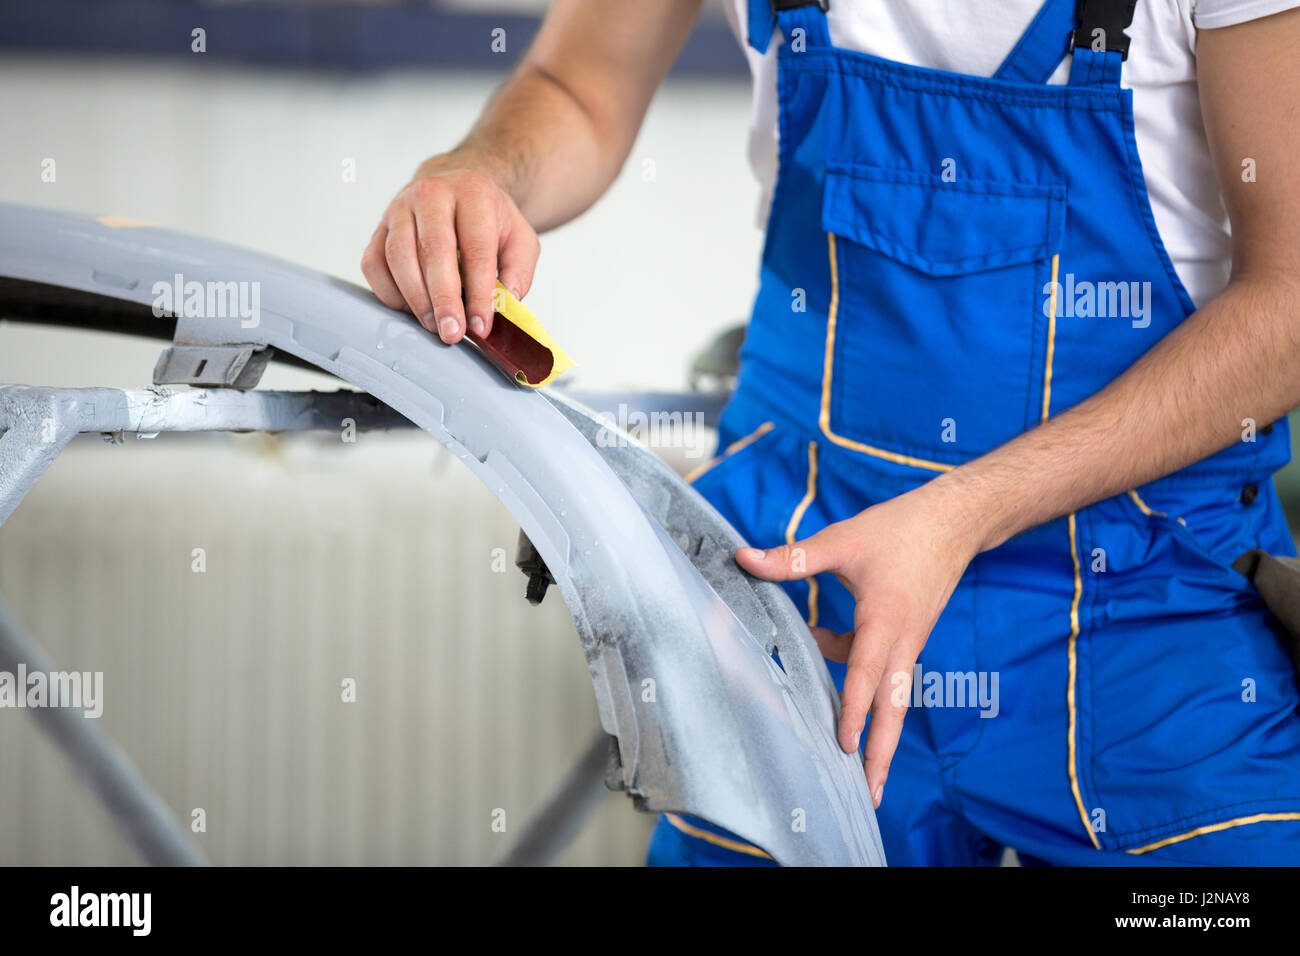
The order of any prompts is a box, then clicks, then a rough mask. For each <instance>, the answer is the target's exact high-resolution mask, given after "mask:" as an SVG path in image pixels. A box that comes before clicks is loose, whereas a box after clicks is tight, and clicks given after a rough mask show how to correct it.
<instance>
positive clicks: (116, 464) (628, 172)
mask: <svg viewBox="0 0 1300 956" xmlns="http://www.w3.org/2000/svg"><path fill="white" fill-rule="evenodd" d="M543 7H544V4H543V3H542V2H540V0H511V2H505V0H473V2H472V3H469V2H462V3H456V4H441V5H433V4H429V3H421V4H364V5H356V4H346V3H326V4H320V3H306V4H280V3H274V2H271V3H267V2H258V3H222V4H217V5H206V4H201V3H193V2H167V0H129V2H122V0H86V2H73V0H49V2H42V3H39V4H4V5H3V6H2V7H0V23H3V24H4V26H3V28H0V130H3V132H2V133H0V201H6V202H18V203H26V204H32V205H39V206H47V207H53V208H58V209H66V210H73V211H81V212H94V213H100V214H115V215H123V216H130V217H133V218H137V219H143V220H147V221H150V222H154V223H157V224H160V225H163V226H167V227H172V228H176V229H180V230H184V231H187V232H192V233H196V234H200V235H205V236H211V237H215V238H220V239H224V240H227V241H230V242H234V243H238V244H240V245H244V246H248V247H251V248H254V249H259V250H262V251H265V252H268V253H272V254H274V255H279V256H283V257H285V258H287V259H290V260H293V261H295V262H299V263H302V264H304V265H307V266H311V267H313V268H316V269H320V270H323V271H325V272H328V273H332V274H334V275H338V276H341V277H344V278H347V279H351V280H353V281H356V282H362V281H363V280H362V276H361V273H360V269H359V267H358V262H359V259H360V256H361V251H362V249H363V247H364V245H365V243H366V241H367V240H368V238H369V236H370V233H371V231H372V230H373V229H374V227H375V225H376V223H377V221H378V217H379V215H380V213H381V212H382V211H383V209H384V207H385V205H386V204H387V203H388V201H389V199H390V198H391V197H392V195H393V194H394V193H395V192H396V191H397V190H398V189H399V188H400V187H401V186H402V185H403V184H404V183H405V182H406V181H407V180H408V179H409V177H410V175H411V173H412V171H413V170H414V168H415V166H416V164H417V163H419V162H420V161H421V160H422V159H424V158H425V157H427V156H429V155H431V154H433V153H436V152H439V151H442V150H444V149H447V148H449V147H451V146H452V145H454V144H455V142H456V141H457V140H458V138H459V137H460V136H461V135H462V134H463V133H464V132H465V131H466V129H467V128H468V126H469V124H470V123H471V121H472V120H473V118H474V117H475V115H476V114H477V113H478V111H479V109H480V108H481V107H482V105H483V104H484V102H485V101H486V100H487V98H488V97H489V95H490V94H491V92H492V91H493V89H494V88H495V87H496V85H497V84H499V83H500V82H501V80H502V79H503V78H504V77H505V76H506V75H507V73H508V71H509V69H510V66H511V65H512V64H513V63H514V62H516V61H517V59H518V57H519V54H521V53H522V51H523V49H524V48H525V47H526V44H527V40H528V38H530V37H531V35H532V32H533V31H535V29H536V22H537V18H538V16H539V15H540V14H541V12H542V10H543ZM195 27H204V28H205V30H206V47H207V52H206V53H202V54H199V53H193V52H191V30H192V29H193V28H195ZM498 28H501V29H504V30H505V31H506V34H505V36H506V41H507V52H506V53H505V54H498V53H493V52H492V50H491V42H492V39H493V34H492V31H493V30H495V29H498ZM748 116H749V91H748V85H747V76H746V75H745V73H744V65H743V59H742V58H741V55H740V53H739V52H738V51H737V50H736V49H735V46H734V41H732V39H731V38H730V36H729V34H728V33H727V31H726V26H725V24H724V23H723V22H722V19H721V17H720V15H719V11H718V10H716V9H710V10H709V11H708V13H707V15H706V17H705V19H704V20H703V21H702V22H701V24H700V26H699V28H698V30H697V34H696V36H695V37H693V39H692V43H691V46H690V47H689V48H688V50H687V51H686V53H685V54H684V55H683V58H682V61H681V62H680V63H679V66H678V68H677V69H676V70H675V71H674V74H673V75H672V77H671V78H670V80H669V81H668V83H667V84H666V86H665V87H664V89H663V90H662V92H661V93H660V95H659V96H658V97H657V98H656V100H655V102H654V104H653V105H652V106H651V109H650V114H649V116H648V118H647V120H646V124H645V127H644V130H643V132H642V135H641V137H640V139H639V140H638V142H637V144H636V147H635V148H634V150H633V152H632V155H631V158H630V159H629V161H628V164H627V167H626V168H625V170H624V172H623V174H622V176H621V177H620V178H619V180H618V181H617V183H615V185H614V187H613V188H612V189H611V191H610V193H609V195H608V197H607V198H606V199H605V201H604V202H603V203H602V204H601V205H600V206H598V207H597V208H596V209H595V210H593V211H592V212H591V213H590V214H589V215H588V216H586V217H584V218H582V219H581V220H579V221H578V222H576V223H573V224H571V225H569V226H566V227H564V228H563V229H560V230H558V231H557V232H555V233H553V234H551V235H548V236H546V237H544V238H543V252H542V259H541V262H540V265H539V269H538V272H537V280H536V284H535V286H534V288H533V291H532V292H531V293H530V295H529V297H528V301H529V303H530V305H531V306H532V308H533V309H534V311H536V312H537V313H538V314H539V316H541V317H542V319H543V321H545V322H546V323H547V325H548V327H549V329H550V330H551V331H552V332H553V333H554V334H555V336H556V338H557V339H558V340H559V341H561V342H562V343H564V345H565V346H566V348H567V349H568V351H569V352H570V353H571V354H572V355H573V356H574V358H575V359H576V360H577V361H578V362H579V363H580V367H579V368H578V369H577V370H576V372H575V373H573V379H574V381H575V383H576V384H579V385H581V386H583V387H588V388H604V387H618V386H644V387H663V388H676V387H680V386H682V385H683V384H684V380H685V366H686V363H687V360H688V358H689V357H690V355H691V354H692V353H693V351H694V350H695V349H697V348H698V347H699V346H700V345H702V344H703V343H704V342H705V341H707V340H708V339H709V338H710V337H711V336H712V335H713V334H715V333H716V332H717V331H720V330H721V329H723V328H725V327H726V326H728V325H731V324H734V323H735V322H736V321H738V320H740V319H741V318H742V317H743V316H744V315H745V313H746V312H747V310H748V307H749V300H750V297H751V296H752V293H753V289H754V284H755V276H756V263H757V255H758V251H759V247H760V242H761V235H760V233H759V231H758V229H757V228H756V224H755V207H756V203H757V189H756V187H755V186H754V185H753V183H752V180H751V178H750V177H749V174H748V170H747V168H746V165H745V147H746V135H747V125H748ZM46 159H53V160H54V161H55V170H56V175H55V180H54V181H53V182H43V181H42V176H41V172H42V163H43V161H44V160H46ZM347 169H354V170H355V180H351V179H349V178H348V177H346V176H345V175H344V173H345V170H347ZM158 351H159V345H158V344H157V343H154V342H145V341H135V340H130V339H125V338H115V337H112V336H106V335H104V336H97V335H93V334H86V333H80V332H60V331H52V330H48V329H41V328H37V327H32V326H24V325H20V324H16V323H3V322H0V382H5V383H23V384H49V385H120V386H140V385H143V384H146V383H147V382H148V381H149V379H150V373H151V371H152V368H153V364H154V361H155V359H156V358H157V354H158ZM263 384H264V386H266V387H273V388H305V387H318V388H334V387H337V383H336V382H334V381H333V380H332V379H328V378H325V377H323V376H316V375H312V374H309V373H304V372H297V371H293V370H283V369H277V368H272V369H271V370H270V371H269V372H268V374H267V375H266V376H265V378H264V380H263ZM516 531H517V528H516V526H515V525H514V524H513V523H512V522H511V520H510V518H509V516H508V515H507V514H506V512H505V511H504V509H502V508H501V507H500V506H499V505H498V504H497V502H496V500H495V499H494V498H493V497H492V496H491V495H490V494H489V493H488V492H487V491H486V490H485V489H483V488H481V487H480V486H478V484H477V482H476V481H475V480H474V479H473V478H472V476H470V475H469V473H468V472H467V471H465V470H464V469H463V468H462V467H461V466H460V465H459V463H457V462H455V461H454V460H451V459H450V456H445V455H443V454H441V450H440V448H439V447H438V446H437V444H436V442H434V441H433V440H432V439H430V438H428V437H427V436H423V435H421V434H396V433H393V434H387V435H386V434H382V433H375V434H363V435H361V436H359V437H358V440H357V442H356V443H355V444H343V443H341V442H340V441H339V438H338V436H318V437H293V438H284V439H280V438H269V437H267V436H213V437H188V438H182V437H177V436H165V435H164V436H162V437H160V438H158V439H156V440H153V441H139V440H136V439H135V438H133V437H131V436H128V438H127V442H126V443H125V444H124V445H122V446H113V445H108V444H104V443H102V442H100V441H98V440H97V439H82V440H79V441H78V442H76V443H74V445H73V446H72V447H71V448H70V449H69V450H68V451H67V452H65V453H64V455H63V456H62V457H61V458H60V459H59V461H58V462H56V464H55V466H54V468H53V469H52V470H51V471H50V472H49V473H47V475H46V476H45V477H44V478H43V479H42V480H41V481H40V482H39V483H38V485H37V486H36V488H35V490H34V491H33V492H32V493H31V495H30V496H29V497H28V499H27V500H26V501H25V502H24V503H23V505H22V506H21V507H20V508H19V510H18V511H17V513H16V514H15V515H14V516H13V518H12V519H11V520H10V521H9V522H8V523H7V524H6V525H5V527H4V528H3V529H0V596H3V599H4V600H5V601H6V602H7V603H8V604H9V606H10V608H11V610H12V611H13V612H14V613H15V614H16V615H17V616H18V617H19V618H20V619H21V620H22V621H23V622H24V623H25V624H26V626H27V628H28V629H29V630H30V631H32V632H33V633H34V634H35V635H36V636H38V637H39V639H40V640H41V642H42V643H43V645H44V646H45V648H46V649H47V650H48V651H49V653H50V655H51V657H52V658H53V660H54V662H55V665H56V666H57V667H59V668H62V669H69V670H72V669H75V670H82V671H87V670H88V671H96V670H102V671H103V672H104V673H105V684H106V686H105V697H106V703H105V713H104V716H103V718H102V722H103V727H104V729H106V730H107V731H108V732H109V733H111V734H112V735H113V736H114V737H115V738H116V739H117V740H118V742H119V743H121V744H122V745H123V747H124V748H125V749H126V751H127V752H128V753H129V755H130V756H131V758H132V759H133V760H134V761H135V762H136V763H137V764H138V765H139V766H140V767H141V769H142V770H143V771H144V773H145V775H146V776H147V777H148V778H149V779H150V780H151V781H152V782H153V783H154V785H155V786H156V787H157V788H158V789H159V790H160V792H161V794H162V796H163V797H164V799H165V800H166V801H167V802H168V804H169V805H170V806H171V808H172V809H173V810H174V812H175V813H176V814H177V816H178V817H179V818H181V819H183V820H185V821H187V822H188V821H189V820H190V819H191V813H192V811H193V810H194V809H196V808H202V809H203V810H204V811H205V812H206V817H207V830H206V832H204V833H198V834H194V838H195V840H196V842H197V843H198V844H199V845H200V846H201V847H202V848H203V849H204V850H205V851H206V852H207V853H208V854H209V855H210V857H211V858H212V859H213V860H214V861H216V862H218V863H231V864H234V863H251V864H260V863H484V862H489V861H491V860H492V859H494V858H495V857H496V856H497V855H498V854H499V853H501V852H502V851H503V850H504V849H505V848H506V847H507V845H508V844H509V843H510V842H511V840H512V839H513V837H514V836H516V835H517V834H518V829H519V828H520V827H521V826H522V824H523V823H524V821H525V820H526V819H527V818H528V816H529V815H530V813H531V811H532V810H533V809H535V808H536V807H537V805H538V804H539V803H540V802H541V801H542V800H543V799H544V798H545V797H546V796H547V795H548V793H549V792H550V790H551V789H552V787H553V786H554V785H555V784H556V783H557V782H558V780H559V778H560V777H561V775H562V774H563V772H564V771H565V769H566V768H567V766H568V765H569V763H570V761H572V760H573V759H574V758H576V757H577V755H578V754H579V752H580V751H581V750H582V749H583V747H584V746H585V745H586V743H587V741H588V739H589V737H590V735H591V734H592V733H593V732H594V730H595V728H596V727H597V720H596V708H595V700H594V697H593V694H592V690H591V686H590V682H589V680H588V677H587V673H586V667H585V663H584V660H583V657H582V653H581V650H580V648H579V646H578V642H577V638H576V635H575V634H574V631H573V627H572V623H571V622H570V620H569V617H568V614H567V612H566V611H565V609H564V606H563V602H562V601H561V600H560V598H559V595H558V594H556V593H552V594H551V595H550V596H549V597H548V598H547V600H546V601H545V603H544V604H543V605H542V606H541V607H540V608H531V607H529V606H528V605H527V604H526V603H525V602H524V601H523V599H522V592H523V586H524V578H523V577H522V575H520V574H519V573H518V572H517V571H516V570H515V568H514V566H513V559H514V546H515V534H516ZM195 548H202V549H204V554H205V557H206V571H204V572H202V573H197V572H195V571H194V570H193V569H192V563H193V562H192V553H193V550H194V549H195ZM495 549H503V550H504V553H505V555H506V556H507V558H506V560H505V565H506V567H505V570H504V571H500V570H494V560H495V559H496V558H498V557H499V555H498V554H497V552H496V550H495ZM496 566H497V567H498V568H499V567H500V562H499V561H498V562H496ZM347 678H353V679H355V681H356V682H357V700H356V702H355V703H344V702H343V701H342V700H341V693H340V686H341V682H342V681H343V680H345V679H347ZM497 809H503V810H505V811H506V821H507V831H506V833H505V834H500V833H495V832H493V831H492V829H491V826H490V824H491V819H492V817H491V815H492V813H493V811H494V810H497ZM649 823H650V821H649V819H648V818H646V817H644V816H642V815H640V814H637V813H636V812H635V811H634V810H633V809H632V807H631V804H630V802H629V801H627V800H626V799H625V798H624V797H622V796H621V795H611V796H610V797H609V798H608V799H606V800H605V801H604V803H603V804H602V806H601V809H600V811H599V812H598V813H597V815H596V816H595V818H594V819H593V821H592V823H591V824H590V825H589V826H588V828H587V829H586V831H585V832H584V834H583V835H582V837H581V838H580V839H579V840H578V842H577V843H576V844H575V845H574V846H573V847H572V848H571V849H570V851H569V852H568V853H567V854H566V855H565V857H564V859H563V862H568V863H622V864H633V863H637V862H639V861H640V859H641V858H642V854H643V849H644V842H645V834H646V832H647V830H648V825H649ZM133 859H134V858H133V855H132V852H131V851H130V849H129V847H127V846H126V845H125V844H124V843H123V842H122V841H121V839H120V837H119V836H117V835H116V834H115V833H114V831H113V829H112V827H111V826H110V825H109V823H108V821H107V819H106V818H105V817H104V816H103V814H102V812H101V811H100V810H99V808H98V806H97V805H96V804H95V802H94V801H93V800H92V799H91V798H90V797H89V796H88V795H87V793H86V792H85V790H84V789H83V788H81V787H80V785H79V784H78V782H77V780H76V777H75V775H74V773H73V772H72V771H71V769H70V768H69V767H68V766H67V765H66V764H65V763H64V761H63V759H62V758H61V757H60V756H59V755H58V754H57V752H56V751H54V750H53V749H52V748H51V747H50V745H49V744H48V743H47V742H46V741H45V739H44V738H43V737H42V735H41V734H40V733H39V732H38V731H37V730H36V728H35V724H34V723H33V722H32V720H31V719H30V717H29V716H28V715H27V714H26V713H24V712H21V711H16V710H0V863H11V864H13V863H40V864H55V863H59V864H66V863H96V864H102V863H129V862H133Z"/></svg>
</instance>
